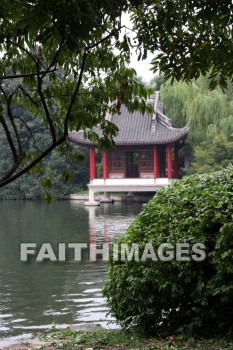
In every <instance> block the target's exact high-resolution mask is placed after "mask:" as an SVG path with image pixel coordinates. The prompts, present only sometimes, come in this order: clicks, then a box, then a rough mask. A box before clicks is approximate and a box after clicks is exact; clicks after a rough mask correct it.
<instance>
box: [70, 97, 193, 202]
mask: <svg viewBox="0 0 233 350" xmlns="http://www.w3.org/2000/svg"><path fill="white" fill-rule="evenodd" d="M148 103H150V104H151V105H152V106H153V114H152V115H151V114H150V115H149V114H142V113H140V112H133V113H131V112H129V111H128V110H127V108H126V107H125V106H124V105H122V106H121V113H120V114H114V115H112V116H110V117H109V119H110V121H111V122H112V123H114V124H116V125H117V127H118V129H119V132H118V134H117V136H116V137H115V138H114V142H115V147H114V148H113V149H110V150H105V149H104V150H103V151H102V167H103V172H102V178H101V179H99V178H97V177H96V148H97V144H95V143H93V142H92V141H90V140H89V139H87V138H85V136H84V131H82V130H81V131H78V132H75V131H74V132H70V133H69V136H68V138H69V140H70V141H71V142H73V143H75V144H78V145H84V146H86V147H88V148H89V152H90V183H89V185H88V187H89V201H88V202H87V203H85V204H86V205H98V204H99V203H98V202H96V201H95V193H96V192H104V193H105V194H106V193H111V192H156V191H157V190H159V189H160V188H161V187H163V186H166V185H169V184H171V182H172V181H173V180H174V179H178V178H179V170H180V169H179V149H180V148H181V147H182V146H183V145H184V143H185V139H186V137H187V134H188V130H189V126H188V125H186V126H185V127H183V128H177V127H176V126H175V125H174V124H173V123H172V121H171V119H169V118H168V117H167V116H166V115H165V114H164V109H163V103H162V102H161V101H160V94H159V92H155V94H154V95H153V96H151V98H150V99H149V101H148ZM96 130H97V132H99V133H101V130H100V129H98V127H97V129H96ZM96 130H95V131H96Z"/></svg>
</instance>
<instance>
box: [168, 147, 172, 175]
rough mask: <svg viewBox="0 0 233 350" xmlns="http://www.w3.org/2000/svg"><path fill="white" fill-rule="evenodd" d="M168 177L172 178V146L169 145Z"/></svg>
mask: <svg viewBox="0 0 233 350" xmlns="http://www.w3.org/2000/svg"><path fill="white" fill-rule="evenodd" d="M167 177H168V178H169V179H171V178H172V148H171V145H167Z"/></svg>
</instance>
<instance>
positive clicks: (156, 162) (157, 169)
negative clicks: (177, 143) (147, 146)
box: [154, 145, 159, 179]
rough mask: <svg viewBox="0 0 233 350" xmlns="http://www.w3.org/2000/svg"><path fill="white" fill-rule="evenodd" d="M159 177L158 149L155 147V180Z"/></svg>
mask: <svg viewBox="0 0 233 350" xmlns="http://www.w3.org/2000/svg"><path fill="white" fill-rule="evenodd" d="M158 177H159V162H158V147H157V146H156V145H154V178H155V179H157V178H158Z"/></svg>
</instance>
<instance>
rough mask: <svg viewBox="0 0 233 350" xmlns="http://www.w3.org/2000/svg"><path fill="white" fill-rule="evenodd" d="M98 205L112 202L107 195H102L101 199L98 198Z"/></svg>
mask: <svg viewBox="0 0 233 350" xmlns="http://www.w3.org/2000/svg"><path fill="white" fill-rule="evenodd" d="M100 203H114V200H113V199H111V198H110V197H109V194H108V193H104V195H103V197H101V198H100Z"/></svg>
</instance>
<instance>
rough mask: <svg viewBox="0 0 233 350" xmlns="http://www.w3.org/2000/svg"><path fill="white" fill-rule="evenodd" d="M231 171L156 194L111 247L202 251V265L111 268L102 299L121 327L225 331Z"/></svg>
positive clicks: (149, 263) (232, 277)
mask: <svg viewBox="0 0 233 350" xmlns="http://www.w3.org/2000/svg"><path fill="white" fill-rule="evenodd" d="M232 217H233V166H229V167H228V168H226V169H225V170H222V171H218V172H215V173H212V174H208V175H193V176H189V177H186V178H184V179H182V180H180V181H177V182H175V183H174V184H173V185H172V186H169V187H167V188H163V189H161V190H160V191H159V192H158V193H157V195H156V196H155V197H154V198H153V199H152V200H150V202H148V203H147V204H146V205H145V206H144V208H143V210H142V212H141V213H140V215H139V216H138V217H137V218H136V219H135V221H134V222H133V223H132V224H131V226H130V227H129V229H128V231H127V233H126V234H125V235H124V236H122V237H119V238H118V239H117V240H116V242H117V243H118V244H121V243H128V244H129V245H132V244H133V243H138V244H140V252H142V251H143V249H144V247H145V245H146V243H148V242H149V243H152V244H153V247H154V249H155V252H156V249H157V247H158V246H159V245H160V244H161V243H171V244H172V245H176V243H180V242H186V243H189V244H190V245H191V246H192V245H193V244H195V243H197V242H198V243H199V242H201V243H203V244H204V245H205V253H206V259H205V260H204V261H202V262H197V261H194V260H190V261H189V262H184V261H182V262H181V261H176V260H175V259H174V260H171V261H167V262H163V261H160V260H159V259H158V261H153V260H152V259H147V260H145V261H141V260H140V261H134V260H132V261H130V260H126V261H114V259H113V255H111V258H110V262H109V266H108V274H107V277H106V279H105V285H104V290H103V292H104V295H105V296H106V298H107V304H108V307H109V309H110V313H111V314H112V315H113V316H114V317H115V318H116V319H117V322H118V323H119V324H121V325H122V326H123V327H132V326H134V327H137V328H138V329H139V330H141V331H144V332H148V333H149V332H152V331H157V330H158V329H161V328H163V327H165V328H166V329H170V330H172V331H175V330H178V329H182V328H188V329H189V330H191V331H194V330H195V332H197V331H210V332H223V331H229V330H230V328H231V327H232V325H233V222H232V221H233V220H232Z"/></svg>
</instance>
